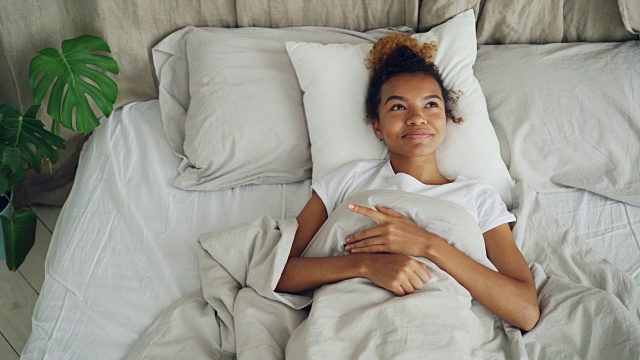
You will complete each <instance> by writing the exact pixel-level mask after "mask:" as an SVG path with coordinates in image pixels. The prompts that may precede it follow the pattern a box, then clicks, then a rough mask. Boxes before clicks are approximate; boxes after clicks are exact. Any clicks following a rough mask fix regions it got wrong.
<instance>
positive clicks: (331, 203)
mask: <svg viewBox="0 0 640 360" xmlns="http://www.w3.org/2000/svg"><path fill="white" fill-rule="evenodd" d="M358 165H359V164H358V163H357V162H356V163H351V164H348V165H345V166H343V167H341V168H340V169H338V170H336V171H334V172H332V173H331V174H329V175H327V176H325V177H323V178H322V179H320V180H319V181H317V182H315V183H314V184H312V185H311V189H313V191H315V192H316V194H318V196H319V197H320V199H321V200H322V202H323V203H324V206H325V207H326V208H327V214H331V212H333V210H334V209H335V208H336V207H337V206H338V204H340V203H341V202H342V199H343V198H344V193H345V189H347V188H348V187H349V186H350V185H351V184H352V183H353V177H354V174H355V173H356V171H357V169H358Z"/></svg>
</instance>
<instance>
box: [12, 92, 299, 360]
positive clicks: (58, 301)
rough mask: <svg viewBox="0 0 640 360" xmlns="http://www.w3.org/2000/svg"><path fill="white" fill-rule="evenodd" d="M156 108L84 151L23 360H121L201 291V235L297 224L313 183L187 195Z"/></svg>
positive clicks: (137, 110)
mask: <svg viewBox="0 0 640 360" xmlns="http://www.w3.org/2000/svg"><path fill="white" fill-rule="evenodd" d="M178 162H179V159H178V158H177V157H175V156H174V155H173V153H172V152H171V150H170V148H169V144H168V143H167V140H166V137H165V135H164V132H163V127H162V122H161V120H160V112H159V107H158V101H157V100H153V101H148V102H143V103H135V104H131V105H127V106H125V107H124V108H122V109H120V110H117V111H115V112H114V114H113V115H112V116H111V117H110V118H109V119H106V120H103V123H102V125H101V126H100V127H99V128H98V129H96V131H95V132H94V133H93V135H92V136H91V138H90V139H89V140H88V142H87V143H86V144H85V146H84V149H83V151H82V155H81V159H80V165H79V168H78V173H77V175H76V178H75V183H74V186H73V190H72V192H71V194H70V196H69V198H68V200H67V202H66V203H65V205H64V207H63V208H62V211H61V213H60V217H59V219H58V222H57V224H56V227H55V232H54V234H53V237H52V239H51V245H50V248H49V252H48V254H47V259H46V261H45V282H44V285H43V287H42V292H41V294H40V297H39V299H38V302H37V304H36V307H35V310H34V315H33V330H32V333H31V336H30V338H29V340H28V342H27V345H26V346H25V349H24V351H23V353H22V358H23V359H40V358H43V357H44V354H46V355H47V358H54V359H119V358H123V357H124V356H125V355H126V353H127V351H128V349H129V348H130V347H131V346H132V345H133V343H134V342H135V341H136V340H137V339H138V337H139V336H140V334H141V333H142V332H143V331H144V330H145V329H146V328H147V327H148V326H149V325H150V324H151V323H152V321H153V320H154V319H155V318H156V317H157V315H158V313H159V312H160V311H161V310H163V309H164V308H166V307H167V306H169V305H170V304H171V303H173V302H174V301H175V300H176V299H178V298H180V297H182V296H183V295H184V294H187V293H190V292H193V291H196V290H198V289H199V288H200V282H199V277H198V274H197V263H196V253H195V251H196V246H197V241H198V235H199V234H201V233H205V232H209V231H216V230H220V229H222V228H224V227H227V226H230V225H234V224H239V223H242V222H245V221H249V220H253V219H255V218H257V217H259V216H262V215H264V214H270V215H271V216H273V217H275V218H283V217H295V216H296V215H297V213H298V212H299V211H300V209H302V206H303V205H304V204H305V203H306V201H307V199H308V198H309V196H310V182H309V181H303V182H299V183H293V184H287V185H253V186H252V185H249V186H244V187H237V188H233V189H230V190H224V191H216V192H205V191H185V190H180V189H177V188H175V187H173V186H171V185H170V184H171V181H172V180H173V179H174V178H175V176H176V175H177V168H178Z"/></svg>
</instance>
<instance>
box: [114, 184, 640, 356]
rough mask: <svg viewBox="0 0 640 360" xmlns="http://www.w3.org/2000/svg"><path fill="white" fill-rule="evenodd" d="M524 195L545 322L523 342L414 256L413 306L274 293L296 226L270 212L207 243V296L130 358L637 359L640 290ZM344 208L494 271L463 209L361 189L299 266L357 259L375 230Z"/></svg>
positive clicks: (367, 296) (529, 254)
mask: <svg viewBox="0 0 640 360" xmlns="http://www.w3.org/2000/svg"><path fill="white" fill-rule="evenodd" d="M515 195H517V196H516V198H517V200H518V201H517V205H518V208H517V209H516V214H517V216H518V223H517V225H516V227H515V228H514V233H515V238H516V241H517V243H518V244H519V246H520V247H521V248H522V249H523V254H524V255H525V257H526V258H527V260H528V261H529V262H530V264H531V265H530V267H531V270H532V273H533V274H534V278H535V281H536V287H537V291H538V296H539V303H540V307H541V312H542V316H541V319H540V322H539V324H538V325H537V326H536V328H534V329H533V330H532V331H530V332H528V333H526V334H525V335H524V336H523V335H522V334H521V332H520V331H519V330H518V329H516V328H514V327H512V326H510V325H508V324H506V323H504V322H503V321H501V320H500V319H499V318H497V317H496V316H495V315H494V314H492V313H491V312H489V311H488V310H487V309H486V308H485V307H484V306H482V305H481V304H480V303H478V302H477V301H475V300H473V299H472V297H471V295H470V294H469V293H468V291H467V290H466V289H465V288H464V287H462V286H461V285H460V284H458V283H457V282H456V281H455V279H453V278H452V277H451V276H449V275H448V274H447V273H445V272H444V271H442V270H440V269H439V268H438V267H437V266H436V265H435V264H433V263H432V262H430V261H428V260H426V259H422V258H416V259H417V260H418V261H422V262H424V263H425V264H427V266H428V267H429V268H430V269H431V270H432V271H433V272H434V277H433V278H432V279H431V280H430V281H429V282H428V283H427V284H426V285H425V287H424V288H423V289H422V290H420V291H417V292H415V293H414V294H411V295H407V296H403V297H396V296H395V295H393V294H392V293H390V292H388V291H387V290H385V289H383V288H381V287H379V286H377V285H376V284H374V283H372V282H371V281H369V280H367V279H363V278H355V279H350V280H345V281H341V282H338V283H334V284H328V285H325V286H323V287H320V288H319V289H317V290H316V291H315V292H314V293H313V294H310V293H308V294H299V295H289V294H280V293H277V292H275V291H274V289H275V285H276V284H277V282H278V281H279V277H280V274H281V272H282V270H283V268H284V265H285V264H286V260H287V258H288V254H289V250H290V246H291V244H292V241H293V236H294V235H295V232H296V229H297V222H296V220H295V219H286V220H278V221H276V220H274V219H273V218H271V217H268V216H265V217H262V218H260V219H258V220H256V221H254V222H251V223H245V224H242V225H238V226H236V227H233V228H230V229H229V230H226V231H223V232H217V233H207V234H204V235H201V237H200V245H201V249H200V250H199V253H198V260H199V268H200V276H201V280H202V293H201V294H200V293H198V294H192V295H191V296H190V297H187V298H185V299H183V300H182V301H181V302H180V303H177V304H176V305H174V306H173V307H172V308H170V309H168V310H167V312H166V313H165V314H164V315H163V316H161V317H160V318H159V319H158V320H157V322H156V323H155V324H154V325H153V326H152V327H151V328H150V329H149V331H148V332H147V334H145V335H144V336H143V337H142V338H141V339H140V341H139V342H138V344H137V345H136V347H135V348H134V349H133V350H132V351H131V353H130V354H129V356H128V357H127V359H163V358H171V357H170V356H168V355H167V354H175V353H176V350H175V349H173V350H167V349H168V348H170V346H171V345H172V344H173V345H174V346H175V347H177V348H179V347H180V346H185V344H188V346H189V347H192V346H195V347H201V349H199V350H193V349H192V350H191V351H192V353H194V354H196V353H197V354H214V356H213V357H214V358H226V357H230V358H236V357H237V358H239V359H242V358H256V357H259V358H268V359H282V358H285V357H286V358H292V359H303V358H307V359H313V358H323V359H324V358H336V359H341V358H354V357H367V358H370V357H375V358H416V357H420V358H425V356H426V357H428V358H434V359H435V358H439V359H440V358H490V359H546V358H566V357H573V356H576V354H578V356H579V357H581V358H589V359H600V358H638V356H639V355H640V312H638V308H639V307H640V305H638V294H640V285H638V284H637V283H635V282H634V281H633V280H631V279H630V278H629V277H628V276H627V275H626V274H624V273H622V272H620V271H616V269H615V268H613V266H611V264H609V263H607V262H604V261H602V260H601V259H598V258H597V256H596V255H595V253H593V251H589V249H588V247H587V246H586V245H585V244H584V243H581V242H580V241H578V239H577V238H576V237H575V236H573V235H572V234H571V233H570V232H568V231H560V229H559V227H558V225H557V222H555V223H554V219H552V218H550V217H549V216H548V214H546V213H545V212H544V210H543V209H542V208H541V207H540V206H539V203H538V201H537V196H536V194H535V193H534V192H532V191H531V190H530V189H529V188H528V187H527V186H526V185H524V184H519V185H518V186H517V187H516V194H515ZM348 203H356V204H359V205H362V206H373V205H375V204H382V205H384V206H388V207H391V208H394V209H395V210H396V211H398V212H400V213H402V214H404V215H405V216H408V217H410V218H411V219H412V220H414V221H415V222H416V223H418V224H419V225H420V226H423V227H425V228H427V229H428V230H429V231H432V232H435V233H437V234H440V235H441V236H443V237H444V238H446V239H447V240H448V241H451V242H452V244H453V245H454V246H456V247H458V248H459V249H461V250H462V251H463V252H465V253H467V254H468V255H469V256H470V257H472V258H474V259H476V261H479V262H481V263H485V264H486V266H489V267H491V266H492V265H491V263H490V262H489V261H488V259H486V251H485V249H484V241H483V237H482V234H481V232H480V230H479V229H477V225H475V222H474V221H473V219H472V218H471V217H470V215H469V214H468V212H467V211H466V210H464V209H463V208H461V207H458V206H457V205H453V204H450V203H447V202H444V201H441V200H438V199H433V198H429V197H426V196H421V195H416V194H410V193H403V192H400V191H389V190H374V191H365V192H363V193H360V194H357V195H355V196H354V197H351V198H350V199H348V200H347V201H345V202H344V203H343V204H341V205H340V206H339V207H338V208H337V209H336V210H335V211H334V212H333V213H332V214H331V215H330V216H329V219H328V220H327V221H326V222H325V224H324V225H323V227H322V228H321V229H320V230H319V231H318V233H317V234H316V236H315V237H314V238H313V239H312V240H311V243H310V244H309V246H308V247H307V249H305V251H304V253H303V255H302V256H305V257H318V256H349V255H345V254H344V253H343V239H344V237H345V236H346V234H351V233H353V232H354V231H358V230H359V229H362V228H366V227H369V226H371V225H372V223H371V222H372V220H370V219H369V218H366V217H364V216H361V215H358V214H355V213H353V212H350V211H349V210H348V209H346V206H347V204H348ZM554 249H560V250H559V251H556V250H554ZM311 301H313V303H312V306H311V307H310V309H309V308H308V307H306V305H308V304H309V303H310V302H311ZM207 306H208V307H210V309H205V307H207ZM431 326H433V327H431ZM183 328H188V329H190V330H189V331H187V332H186V334H189V335H190V336H191V334H193V337H195V338H197V339H194V338H189V339H185V336H184V334H181V332H180V331H177V330H179V329H183ZM198 329H207V330H206V331H204V330H203V331H200V330H198ZM621 330H622V331H621ZM198 332H202V334H197V333H198ZM172 351H173V352H172ZM183 358H184V357H183Z"/></svg>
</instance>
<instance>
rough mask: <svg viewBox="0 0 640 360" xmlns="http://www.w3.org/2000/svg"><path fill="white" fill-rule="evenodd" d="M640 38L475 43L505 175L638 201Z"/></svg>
mask: <svg viewBox="0 0 640 360" xmlns="http://www.w3.org/2000/svg"><path fill="white" fill-rule="evenodd" d="M639 59H640V42H638V41H630V42H626V43H590V44H548V45H499V46H482V47H480V51H479V54H478V61H477V62H476V65H475V71H476V75H477V76H478V80H479V81H480V83H481V84H482V88H483V89H484V91H485V94H486V95H487V103H488V109H489V113H490V114H491V119H492V121H493V124H494V126H495V127H496V132H497V133H498V135H499V137H500V144H501V146H502V156H503V158H504V160H505V162H506V163H507V164H508V166H509V170H510V172H511V175H512V176H513V177H514V178H515V179H518V180H525V181H526V182H527V183H528V184H529V185H530V186H531V187H532V188H533V189H534V190H536V191H539V192H547V191H559V190H562V189H563V188H564V187H566V186H570V187H575V188H581V189H586V190H589V191H591V192H595V193H597V194H600V195H604V196H607V197H609V198H612V199H616V200H619V201H623V202H627V203H629V204H633V205H636V206H640V68H639V67H638V65H639V64H640V62H639Z"/></svg>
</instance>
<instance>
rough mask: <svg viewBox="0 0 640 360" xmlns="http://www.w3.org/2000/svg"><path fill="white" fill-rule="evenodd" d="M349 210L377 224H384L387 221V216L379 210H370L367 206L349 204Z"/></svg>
mask: <svg viewBox="0 0 640 360" xmlns="http://www.w3.org/2000/svg"><path fill="white" fill-rule="evenodd" d="M347 208H348V209H349V210H351V211H353V212H355V213H358V214H360V215H364V216H366V217H368V218H370V219H371V220H373V221H375V222H376V224H380V223H382V222H384V221H385V220H386V217H387V215H385V214H382V213H380V212H379V211H377V210H374V209H370V208H368V207H366V206H360V205H355V204H349V205H347Z"/></svg>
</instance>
